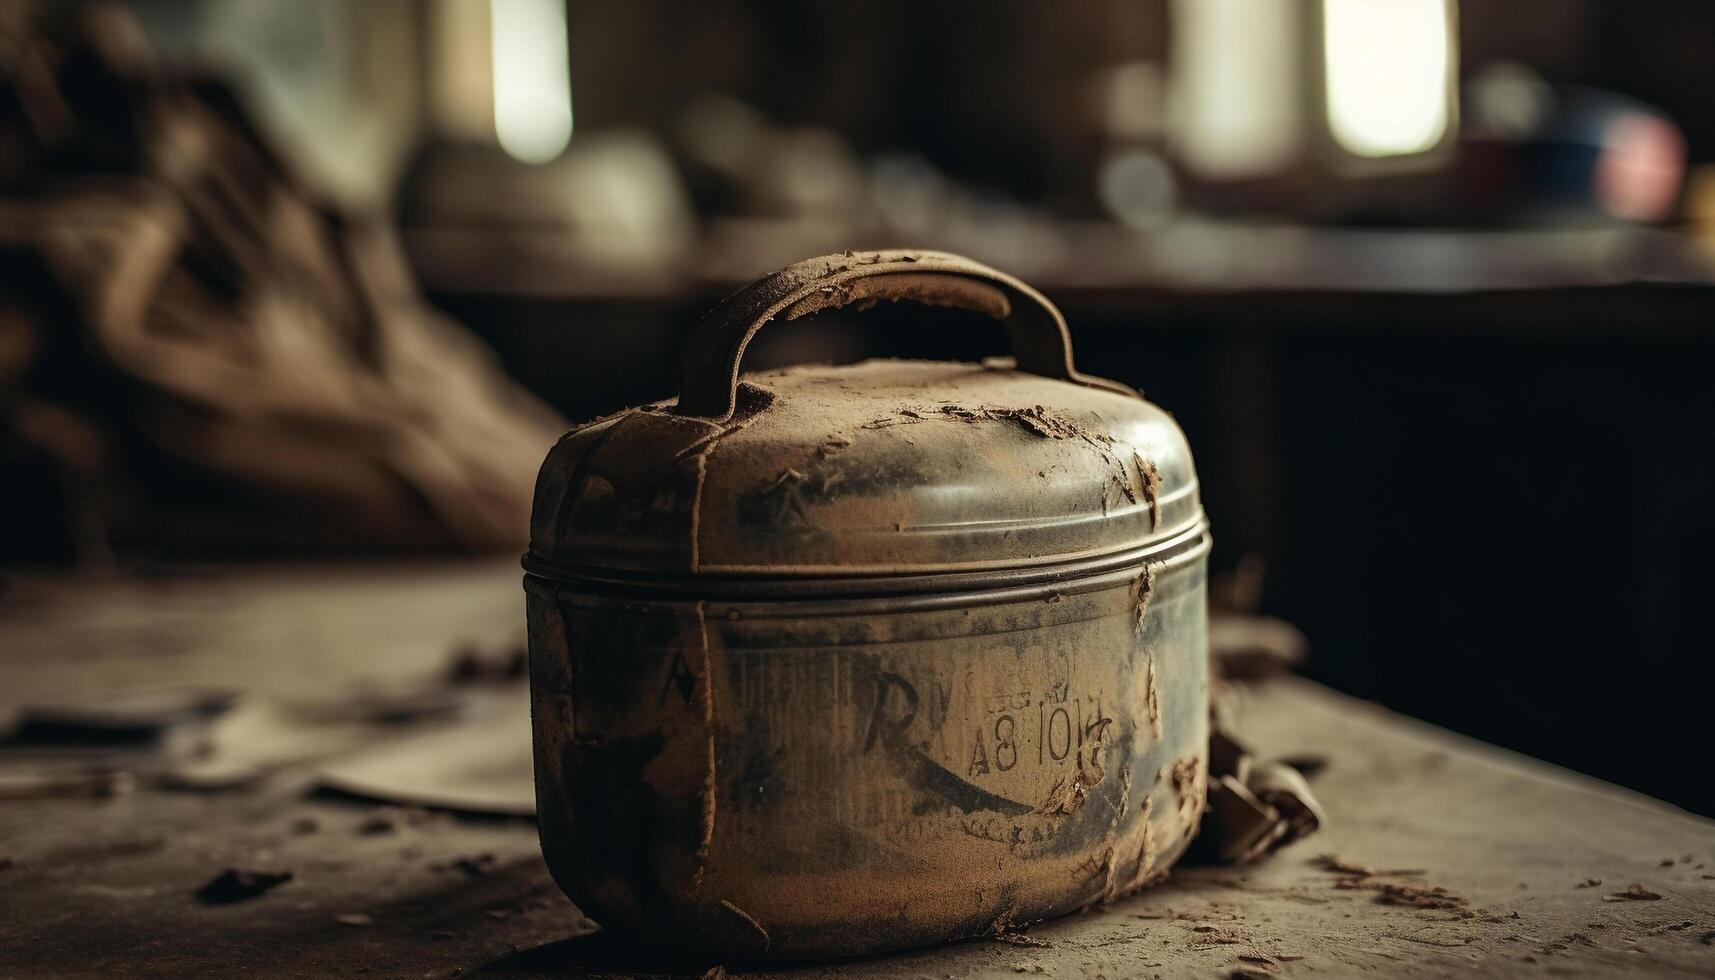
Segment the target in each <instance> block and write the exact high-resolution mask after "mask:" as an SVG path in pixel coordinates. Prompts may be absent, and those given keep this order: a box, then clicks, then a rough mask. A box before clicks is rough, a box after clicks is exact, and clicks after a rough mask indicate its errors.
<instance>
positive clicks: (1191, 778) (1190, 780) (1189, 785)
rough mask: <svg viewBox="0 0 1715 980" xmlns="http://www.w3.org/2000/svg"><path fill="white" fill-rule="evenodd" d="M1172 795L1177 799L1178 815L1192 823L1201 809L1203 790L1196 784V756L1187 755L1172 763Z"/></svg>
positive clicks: (1189, 823)
mask: <svg viewBox="0 0 1715 980" xmlns="http://www.w3.org/2000/svg"><path fill="white" fill-rule="evenodd" d="M1169 776H1170V778H1171V779H1172V784H1173V795H1174V797H1175V798H1176V799H1177V800H1178V801H1179V817H1180V819H1181V820H1183V821H1185V822H1186V823H1187V825H1193V824H1194V823H1195V821H1196V819H1197V817H1198V815H1199V814H1200V813H1201V812H1202V810H1203V792H1202V790H1201V788H1200V787H1199V786H1198V785H1197V783H1198V779H1197V756H1195V755H1188V756H1185V757H1184V758H1182V759H1180V760H1179V761H1177V762H1175V763H1173V768H1172V770H1171V771H1170V772H1169Z"/></svg>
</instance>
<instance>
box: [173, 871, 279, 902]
mask: <svg viewBox="0 0 1715 980" xmlns="http://www.w3.org/2000/svg"><path fill="white" fill-rule="evenodd" d="M291 880H292V872H290V871H246V870H243V869H240V868H227V869H226V870H225V871H222V872H221V873H220V874H218V875H215V877H214V880H212V881H210V882H209V883H208V884H206V885H204V886H202V887H201V888H199V889H198V890H197V894H196V897H197V900H198V901H201V902H204V903H206V904H209V905H230V904H231V903H233V902H242V901H245V900H247V899H252V898H255V897H256V896H258V895H261V894H262V893H264V892H266V891H268V890H270V889H272V888H277V887H279V886H280V885H284V884H285V883H286V882H288V881H291Z"/></svg>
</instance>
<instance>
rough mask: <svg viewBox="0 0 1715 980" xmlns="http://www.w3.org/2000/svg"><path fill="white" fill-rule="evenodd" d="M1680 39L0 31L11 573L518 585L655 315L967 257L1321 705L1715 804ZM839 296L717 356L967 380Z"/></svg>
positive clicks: (149, 10) (328, 5)
mask: <svg viewBox="0 0 1715 980" xmlns="http://www.w3.org/2000/svg"><path fill="white" fill-rule="evenodd" d="M1712 51H1715V4H1709V3H1707V2H1705V0H1631V2H1619V0H1463V2H1455V0H1080V2H1076V3H1062V4H1047V3H1034V2H1026V0H1017V2H1004V3H1000V2H995V0H981V2H978V0H947V2H937V3H922V2H911V3H905V2H897V0H866V2H863V3H842V4H834V3H815V4H811V3H801V2H785V0H751V2H742V3H741V2H734V0H704V2H702V3H697V4H683V3H667V2H664V0H365V2H363V3H349V2H342V0H293V2H290V3H285V2H278V0H202V2H198V0H136V2H132V3H126V4H119V5H114V4H99V5H98V4H87V3H77V2H69V0H60V2H54V3H36V4H32V3H24V2H18V0H0V284H3V289H0V480H3V481H4V482H3V485H4V487H5V498H4V499H5V505H4V509H3V512H0V561H3V562H4V563H5V564H7V565H9V566H19V567H22V566H41V565H53V566H62V567H65V566H69V567H72V568H75V569H77V570H78V571H79V573H80V574H90V575H102V574H111V573H113V572H114V571H136V570H140V569H148V568H151V567H154V566H156V565H158V564H162V563H171V562H185V561H201V560H210V559H234V558H239V559H246V560H251V559H278V558H302V557H304V556H306V555H321V556H325V555H338V556H353V555H382V554H385V555H393V556H397V555H400V554H411V555H431V554H445V553H449V552H450V553H466V552H501V553H505V552H509V551H510V552H516V551H518V550H520V549H521V547H522V541H523V537H524V532H525V527H526V524H527V519H528V509H529V501H530V493H531V487H532V484H533V481H534V478H535V470H536V467H537V465H538V464H539V463H540V461H541V459H542V456H543V454H544V453H545V452H546V450H547V448H548V446H549V445H551V444H552V442H553V440H554V439H555V438H556V437H557V436H558V434H559V433H560V432H561V431H563V429H564V428H565V427H566V425H567V424H568V422H567V420H578V421H581V420H583V419H587V418H590V417H593V416H597V415H600V414H604V413H607V412H611V411H613V410H615V409H617V408H619V407H621V406H625V405H630V404H637V403H640V402H643V401H648V400H653V399H657V398H663V397H668V396H670V395H672V394H673V392H674V387H675V381H674V379H675V374H676V362H677V354H678V350H679V346H680V344H681V342H682V340H683V338H684V337H685V335H686V332H687V330H688V328H689V326H690V324H691V323H692V322H693V321H694V318H695V316H696V315H697V313H698V312H699V311H701V310H702V309H704V308H706V307H707V306H708V304H710V303H711V302H712V301H713V300H715V299H716V298H718V297H719V296H721V295H723V294H724V293H726V292H728V291H730V290H731V289H733V288H735V287H736V286H738V285H740V284H742V283H743V282H746V281H748V280H750V279H752V278H754V277H756V276H758V275H761V274H763V273H765V272H768V271H771V270H773V269H775V268H778V267H780V266H782V265H785V264H787V263H789V262H792V261H795V260H797V259H800V258H804V257H808V256H812V255H818V254H823V253H828V252H834V251H840V250H842V249H847V248H867V247H884V246H888V247H891V246H911V247H926V248H937V249H945V250H950V251H956V252H964V253H967V254H970V255H972V256H973V257H976V258H978V259H980V260H983V261H986V262H988V263H990V264H993V265H996V266H998V267H1000V268H1002V269H1005V270H1006V271H1009V272H1012V273H1014V274H1016V275H1018V276H1020V277H1022V278H1024V279H1026V280H1028V281H1030V282H1031V283H1033V284H1034V285H1036V286H1037V287H1038V288H1040V289H1042V290H1043V291H1044V292H1046V293H1047V294H1048V295H1049V296H1050V297H1051V298H1053V299H1054V300H1055V302H1057V303H1058V304H1059V305H1060V306H1061V307H1062V308H1063V309H1064V310H1065V312H1066V313H1067V316H1068V318H1069V319H1070V321H1071V323H1072V327H1073V334H1074V338H1075V340H1076V343H1077V350H1078V358H1079V364H1080V365H1081V366H1082V367H1084V368H1085V369H1086V370H1089V371H1091V372H1093V373H1097V374H1101V375H1105V376H1108V377H1113V378H1117V379H1121V380H1123V381H1126V382H1128V383H1130V384H1133V385H1135V386H1137V387H1139V388H1141V389H1142V390H1143V391H1144V392H1145V393H1146V394H1147V395H1148V396H1149V397H1150V398H1151V399H1152V400H1154V401H1156V402H1157V403H1159V404H1161V405H1163V406H1164V407H1166V408H1167V409H1169V410H1170V411H1172V412H1173V413H1174V414H1175V415H1176V416H1177V418H1178V419H1179V421H1180V423H1181V424H1182V425H1183V426H1184V428H1185V430H1186V432H1187V434H1188V435H1189V437H1190V440H1191V444H1192V445H1193V446H1194V447H1195V448H1196V450H1197V452H1198V464H1199V469H1200V472H1201V476H1202V480H1203V489H1204V495H1205V502H1206V506H1207V508H1208V510H1209V513H1210V515H1211V517H1212V519H1213V522H1214V528H1215V541H1216V550H1215V568H1216V570H1217V571H1218V572H1219V573H1220V574H1221V576H1222V579H1221V581H1222V587H1221V590H1220V591H1221V595H1222V601H1223V602H1224V603H1225V604H1227V605H1229V606H1230V607H1232V608H1234V609H1237V610H1240V611H1247V612H1261V613H1266V614H1268V615H1271V616H1276V617H1280V618H1281V619H1283V620H1285V621H1287V622H1290V623H1292V624H1295V625H1296V626H1297V627H1298V628H1299V629H1301V630H1302V631H1303V633H1304V635H1305V636H1306V637H1307V638H1308V642H1309V649H1310V654H1309V657H1308V660H1307V661H1306V662H1305V664H1304V665H1303V667H1302V669H1303V670H1304V671H1305V672H1306V673H1308V674H1309V675H1310V676H1312V677H1315V678H1317V679H1319V680H1321V681H1324V682H1326V683H1328V684H1330V685H1332V686H1334V687H1336V688H1339V689H1342V690H1345V691H1349V692H1352V693H1355V694H1358V695H1360V696H1363V697H1368V698H1373V699H1375V700H1378V701H1380V702H1382V703H1385V704H1387V705H1388V706H1390V707H1392V708H1395V709H1398V710H1400V711H1403V712H1406V713H1408V714H1411V715H1415V716H1418V717H1421V718H1425V719H1428V720H1430V721H1433V722H1435V723H1438V724H1441V725H1446V726H1448V727H1451V728H1454V729H1456V730H1458V731H1461V732H1465V733H1468V734H1471V735H1474V736H1477V737H1479V738H1483V739H1486V740H1490V741H1493V742H1496V743H1499V744H1501V745H1503V746H1507V747H1510V748H1513V749H1516V750H1519V751H1522V752H1525V753H1529V754H1531V755H1536V756H1540V757H1543V758H1546V759H1548V760H1550V761H1553V762H1557V763H1560V764H1563V765H1566V766H1569V767H1572V768H1575V769H1578V770H1582V771H1585V772H1589V773H1592V774H1595V775H1597V776H1600V777H1603V778H1606V779H1610V780H1613V781H1615V782H1618V783H1621V784H1623V785H1627V786H1631V787H1634V788H1637V789H1640V790H1642V791H1644V792H1647V793H1650V794H1653V795H1656V796H1659V797H1662V798H1664V799H1667V800H1669V801H1672V802H1675V803H1678V804H1680V805H1682V806H1685V807H1687V808H1690V809H1692V810H1696V811H1699V812H1702V813H1705V814H1715V710H1712V709H1715V704H1712V702H1715V599H1712V597H1715V572H1712V570H1711V569H1712V563H1715V436H1712V433H1715V378H1712V371H1715V323H1712V320H1715V316H1712V315H1715V305H1712V302H1711V300H1712V297H1715V292H1712V285H1715V100H1712V99H1710V98H1709V97H1708V93H1709V92H1711V91H1715V58H1711V57H1710V52H1712ZM919 317H920V313H919V312H917V311H913V310H909V309H891V310H883V309H877V310H875V311H872V312H871V313H867V314H863V315H861V316H844V317H842V316H825V317H822V318H821V319H820V321H819V322H818V323H817V324H816V325H815V326H814V327H804V326H800V327H799V328H798V329H794V330H781V331H776V332H774V333H771V334H770V333H765V334H763V335H762V336H761V338H760V339H759V341H758V343H757V345H756V346H755V347H754V348H753V350H752V353H751V354H750V355H749V356H748V357H747V360H746V363H747V365H748V366H749V367H751V368H765V367H770V366H778V365H781V364H785V363H793V362H799V361H819V360H833V361H848V360H856V359H861V358H864V357H869V356H883V355H890V356H910V357H956V358H961V359H966V360H974V359H976V358H977V357H980V356H982V355H985V354H991V353H999V352H1000V350H1001V348H1002V347H1003V345H1004V342H1003V338H1002V337H1001V336H1000V334H999V332H997V331H995V330H994V329H993V326H992V324H989V323H987V322H985V321H982V320H981V319H980V318H978V317H975V316H974V315H972V316H965V315H960V314H956V313H953V312H938V313H937V314H935V317H934V319H933V323H934V327H935V328H934V329H933V330H930V329H925V328H924V327H923V326H921V325H920V323H921V321H920V320H919Z"/></svg>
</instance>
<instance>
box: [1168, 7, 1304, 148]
mask: <svg viewBox="0 0 1715 980" xmlns="http://www.w3.org/2000/svg"><path fill="white" fill-rule="evenodd" d="M1303 21H1304V7H1303V5H1302V4H1301V3H1300V2H1299V0H1265V2H1262V3H1258V2H1256V0H1174V3H1173V8H1172V31H1173V34H1172V51H1173V61H1172V64H1173V70H1172V76H1171V84H1170V86H1169V90H1168V105H1169V108H1168V129H1169V133H1170V137H1171V142H1172V145H1173V148H1174V150H1175V152H1176V153H1177V154H1178V156H1179V158H1180V159H1181V160H1182V161H1183V162H1184V163H1185V165H1186V167H1188V168H1189V169H1190V170H1191V171H1192V172H1194V173H1196V174H1197V175H1198V176H1200V177H1204V178H1206V179H1210V180H1244V179H1249V178H1254V177H1264V176H1268V175H1270V174H1274V173H1278V172H1280V171H1282V170H1285V169H1287V168H1288V167H1290V166H1291V165H1292V164H1293V163H1294V162H1296V160H1297V158H1298V156H1299V155H1300V153H1301V151H1302V150H1303V146H1304V97H1303V81H1304V67H1305V38H1304V31H1303V29H1302V28H1303Z"/></svg>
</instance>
